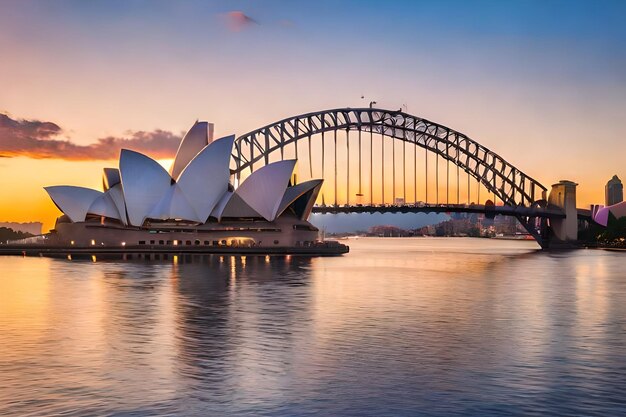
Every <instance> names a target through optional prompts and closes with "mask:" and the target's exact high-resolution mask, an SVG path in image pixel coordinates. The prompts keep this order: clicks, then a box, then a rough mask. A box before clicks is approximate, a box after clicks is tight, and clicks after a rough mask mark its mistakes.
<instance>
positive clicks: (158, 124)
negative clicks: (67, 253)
mask: <svg viewBox="0 0 626 417" xmlns="http://www.w3.org/2000/svg"><path fill="white" fill-rule="evenodd" d="M0 9H1V13H0V57H2V60H1V64H0V80H1V82H2V84H1V88H0V156H1V157H0V221H43V222H44V223H45V227H46V228H48V227H51V226H52V225H53V222H54V218H55V217H56V216H58V215H59V212H58V210H57V209H56V207H55V206H54V205H53V204H52V202H51V201H50V200H49V199H48V197H47V195H46V193H45V191H44V190H43V186H46V185H58V184H71V185H82V186H88V187H92V188H98V187H99V186H100V184H101V170H102V168H103V167H105V166H115V165H116V159H117V155H118V152H119V148H121V147H129V148H131V149H135V150H139V151H141V152H145V153H147V154H148V155H150V156H152V157H154V158H155V159H158V160H160V161H162V162H163V164H165V165H167V163H168V161H169V159H171V158H172V157H173V155H174V153H175V149H176V147H177V144H178V143H177V142H178V140H179V139H180V137H181V135H182V134H183V133H184V132H185V131H186V130H187V129H189V127H191V125H192V124H193V123H194V121H196V120H198V119H200V120H208V121H211V122H213V123H215V129H216V135H217V136H218V137H219V136H224V135H228V134H232V133H234V134H237V135H241V134H244V133H246V132H248V131H251V130H254V129H255V128H258V127H260V126H263V125H266V124H269V123H272V122H274V121H276V120H279V119H282V118H286V117H289V116H293V115H297V114H301V113H306V112H310V111H316V110H322V109H326V108H337V107H359V106H364V107H366V106H367V105H368V103H369V101H372V100H374V101H376V102H377V105H378V107H383V108H389V109H398V108H400V107H401V106H405V108H406V110H407V111H408V113H410V114H413V115H416V116H420V117H424V118H426V119H429V120H432V121H435V122H438V123H441V124H443V125H446V126H449V127H451V128H453V129H455V130H458V131H460V132H463V133H465V134H467V135H468V136H469V137H471V138H472V139H474V140H476V141H477V142H479V143H481V144H483V145H484V146H486V147H488V148H490V149H492V150H493V151H495V152H497V153H498V154H500V155H502V156H503V157H504V158H505V159H507V160H508V161H509V162H511V163H512V164H513V165H515V166H517V167H518V168H520V169H521V170H523V171H524V172H526V173H527V174H529V175H531V176H532V177H534V178H535V179H537V180H538V181H539V182H541V183H542V184H544V185H547V186H549V185H550V184H552V183H554V182H557V181H559V180H561V179H570V180H573V181H576V182H577V183H578V184H579V188H578V206H579V207H584V206H586V205H588V204H591V203H602V202H603V200H604V184H605V183H606V181H607V180H608V179H610V178H611V177H612V176H613V175H614V174H617V175H618V176H620V177H622V178H624V177H626V163H625V160H626V157H625V156H626V136H625V135H624V132H625V131H626V129H624V128H625V127H626V117H625V113H626V26H625V25H624V24H623V22H624V21H626V2H623V1H604V0H598V1H576V0H569V1H555V0H538V1H504V2H503V1H496V0H492V1H451V0H444V1H428V2H427V1H417V0H416V1H325V0H321V1H314V2H312V1H307V2H305V1H272V0H265V1H176V2H174V1H160V0H144V1H133V0H129V1H89V2H85V1H80V0H76V1H62V0H58V1H34V0H0ZM361 97H363V98H361Z"/></svg>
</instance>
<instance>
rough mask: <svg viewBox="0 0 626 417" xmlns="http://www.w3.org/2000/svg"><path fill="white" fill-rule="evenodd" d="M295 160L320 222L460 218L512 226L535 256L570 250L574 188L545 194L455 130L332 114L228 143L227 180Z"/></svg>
mask: <svg viewBox="0 0 626 417" xmlns="http://www.w3.org/2000/svg"><path fill="white" fill-rule="evenodd" d="M294 158H295V159H298V168H297V174H295V176H296V178H294V179H293V180H294V182H296V181H302V180H307V179H313V178H323V179H324V185H323V188H322V190H321V192H320V195H319V197H318V203H317V204H316V206H315V207H314V209H313V211H314V212H318V213H354V212H360V213H373V212H382V213H385V212H402V213H408V212H468V213H483V214H485V215H486V216H488V217H493V216H495V215H496V214H501V215H507V216H514V217H516V218H517V220H518V221H519V222H520V224H521V225H522V226H523V227H524V228H525V229H526V230H527V231H528V233H529V234H531V235H532V236H533V237H534V238H535V240H536V241H537V242H538V243H539V245H540V246H541V247H542V248H548V247H555V246H559V245H563V244H566V243H567V242H570V241H573V240H576V235H577V231H578V220H579V218H580V219H583V220H586V219H587V217H588V213H586V212H585V211H582V210H581V211H580V212H579V211H578V210H577V209H576V184H575V183H572V182H570V181H561V182H559V183H557V184H555V185H553V186H552V189H551V191H550V193H548V189H547V187H545V186H543V185H542V184H540V183H539V182H538V181H536V180H535V179H533V178H532V177H531V176H530V175H528V174H526V173H525V172H523V171H521V170H520V169H518V168H517V167H515V166H513V165H512V164H511V163H509V162H508V161H507V160H505V159H504V158H503V157H501V156H500V155H498V154H497V153H495V152H493V151H491V150H490V149H487V148H486V147H485V146H483V145H481V144H480V143H478V142H476V141H474V140H472V139H470V138H469V137H468V136H466V135H464V134H463V133H460V132H458V131H456V130H454V129H451V128H449V127H446V126H443V125H441V124H438V123H434V122H431V121H429V120H426V119H423V118H420V117H416V116H413V115H410V114H407V113H406V112H403V111H400V110H397V111H393V110H385V109H379V108H371V107H368V108H338V109H331V110H323V111H317V112H312V113H306V114H302V115H298V116H293V117H289V118H286V119H283V120H279V121H277V122H275V123H271V124H269V125H267V126H264V127H261V128H260V129H257V130H254V131H252V132H249V133H246V134H244V135H242V136H240V137H238V138H237V139H236V140H235V144H234V147H233V155H232V159H231V173H232V174H233V175H234V177H235V181H236V182H239V181H241V180H242V179H244V178H245V177H246V176H248V175H250V173H251V172H253V171H254V170H256V169H259V168H260V167H262V166H264V165H267V164H269V163H271V162H275V161H278V160H283V159H294Z"/></svg>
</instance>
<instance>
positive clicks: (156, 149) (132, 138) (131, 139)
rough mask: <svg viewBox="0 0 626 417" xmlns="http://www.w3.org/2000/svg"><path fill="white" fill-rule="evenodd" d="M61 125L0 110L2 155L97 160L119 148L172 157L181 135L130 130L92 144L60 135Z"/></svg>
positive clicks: (112, 155) (161, 156)
mask: <svg viewBox="0 0 626 417" xmlns="http://www.w3.org/2000/svg"><path fill="white" fill-rule="evenodd" d="M62 132H63V130H62V129H61V127H59V126H58V125H57V124H55V123H52V122H42V121H39V120H19V119H12V118H11V117H9V116H8V115H6V114H1V113H0V157H7V158H10V157H16V156H26V157H29V158H35V159H44V158H50V159H67V160H97V159H116V158H117V157H118V156H119V152H120V149H122V148H127V149H132V150H135V151H138V152H142V153H147V154H149V155H150V156H152V157H153V158H171V157H173V156H174V155H175V154H176V150H177V149H178V144H179V143H180V140H181V136H180V135H176V134H174V133H172V132H168V131H165V130H160V129H157V130H154V131H151V132H143V131H137V132H129V133H128V134H127V135H126V136H124V137H113V136H109V137H106V138H101V139H98V140H97V141H96V142H95V143H92V144H90V145H77V144H75V143H72V142H71V141H69V140H67V139H60V138H59V135H60V134H61V133H62Z"/></svg>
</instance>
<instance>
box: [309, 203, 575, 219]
mask: <svg viewBox="0 0 626 417" xmlns="http://www.w3.org/2000/svg"><path fill="white" fill-rule="evenodd" d="M313 213H320V214H339V213H482V214H486V215H489V216H491V215H497V214H500V215H503V216H520V217H540V218H561V219H563V218H565V213H564V212H563V211H562V210H561V209H559V208H542V207H523V206H517V207H513V206H493V205H484V204H425V203H417V204H398V205H392V204H379V205H373V206H371V205H356V206H355V205H349V206H348V205H344V206H335V205H328V206H324V205H316V206H314V207H313ZM579 217H582V216H581V215H580V214H579Z"/></svg>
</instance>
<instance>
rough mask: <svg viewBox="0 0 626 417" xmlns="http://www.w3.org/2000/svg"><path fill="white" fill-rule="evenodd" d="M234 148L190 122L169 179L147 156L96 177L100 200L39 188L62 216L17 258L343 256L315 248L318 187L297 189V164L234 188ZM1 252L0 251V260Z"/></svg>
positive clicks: (131, 154) (74, 190)
mask: <svg viewBox="0 0 626 417" xmlns="http://www.w3.org/2000/svg"><path fill="white" fill-rule="evenodd" d="M234 140H235V137H234V136H228V137H224V138H221V139H216V140H213V138H212V129H209V124H208V123H207V122H196V123H195V124H194V126H193V127H192V128H191V129H190V130H189V132H187V134H186V135H185V136H184V138H183V140H182V141H181V143H180V146H179V148H178V152H177V154H176V157H175V159H174V162H173V164H172V166H171V168H170V170H169V172H168V171H166V170H165V168H163V167H162V166H161V165H160V164H159V163H158V162H156V161H155V160H153V159H151V158H149V157H148V156H146V155H143V154H141V153H138V152H135V151H131V150H127V149H122V151H121V153H120V160H119V167H118V168H104V172H103V176H102V191H100V190H95V189H90V188H84V187H77V186H69V185H60V186H50V187H46V191H47V192H48V194H49V195H50V198H51V199H52V201H53V202H54V203H55V204H56V206H57V207H58V208H59V210H60V211H61V212H62V213H63V214H62V215H61V216H60V217H59V218H58V219H57V221H56V224H55V227H54V229H53V230H51V231H50V233H48V234H47V235H45V236H44V238H43V239H42V240H41V242H39V244H38V245H23V246H24V247H23V249H24V250H23V251H22V253H23V254H33V253H38V254H52V253H56V254H61V253H64V252H67V253H68V254H71V253H107V252H108V253H126V252H128V253H131V252H140V253H151V252H155V253H157V252H168V251H171V252H180V253H224V252H230V253H236V252H240V253H261V254H263V253H303V254H321V255H329V254H330V255H332V254H341V253H345V252H347V251H348V247H347V246H345V245H342V244H339V243H337V242H322V241H320V239H319V237H318V234H319V231H318V229H317V228H316V227H315V226H313V225H312V224H311V223H309V222H308V218H309V216H310V214H311V210H312V208H313V205H314V204H315V200H316V199H317V196H318V194H319V191H320V189H321V186H322V183H323V180H321V179H319V180H310V181H305V182H302V183H298V184H296V183H295V180H294V177H293V171H294V169H295V166H296V160H282V161H278V162H274V163H269V164H267V165H265V166H263V167H261V168H259V169H257V170H255V171H252V172H250V174H249V175H248V176H247V177H246V178H245V179H244V180H243V181H242V182H241V184H236V183H235V181H234V178H233V181H231V170H230V163H231V158H232V148H233V143H234ZM12 246H13V249H12V250H19V249H20V248H19V247H18V246H19V245H12ZM10 250H11V248H10V247H9V245H4V246H3V248H2V250H0V253H7V251H10Z"/></svg>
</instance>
